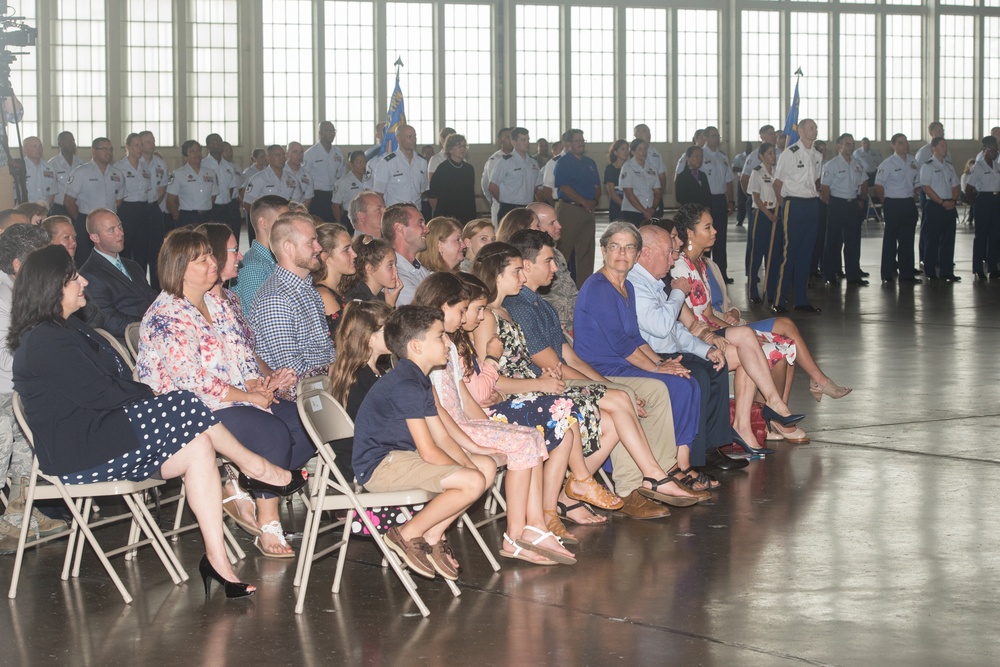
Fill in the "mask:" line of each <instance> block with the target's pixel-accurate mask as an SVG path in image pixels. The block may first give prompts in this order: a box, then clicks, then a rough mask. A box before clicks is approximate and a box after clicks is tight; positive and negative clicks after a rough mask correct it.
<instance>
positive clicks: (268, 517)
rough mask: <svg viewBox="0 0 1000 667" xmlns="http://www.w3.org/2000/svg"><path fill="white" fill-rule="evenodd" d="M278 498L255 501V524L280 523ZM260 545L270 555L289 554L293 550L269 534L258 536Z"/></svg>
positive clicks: (275, 536)
mask: <svg viewBox="0 0 1000 667" xmlns="http://www.w3.org/2000/svg"><path fill="white" fill-rule="evenodd" d="M280 501H281V499H280V498H258V499H257V523H258V524H259V525H261V526H266V525H267V524H269V523H271V522H272V521H277V522H278V523H281V516H280V515H279V514H278V507H279V505H280ZM259 539H260V544H261V546H262V547H263V548H264V551H266V552H268V553H272V554H289V553H293V549H292V548H291V547H290V546H288V544H287V543H286V544H284V545H282V544H281V539H280V538H279V537H278V536H277V535H272V534H271V533H261V534H260V538H259Z"/></svg>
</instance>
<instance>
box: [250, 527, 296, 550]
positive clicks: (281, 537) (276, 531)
mask: <svg viewBox="0 0 1000 667" xmlns="http://www.w3.org/2000/svg"><path fill="white" fill-rule="evenodd" d="M260 533H261V536H263V535H264V533H267V534H268V535H274V536H275V537H277V538H278V541H279V542H281V546H283V547H287V546H288V541H287V540H285V531H284V530H282V529H281V522H280V521H272V522H270V523H265V524H264V525H263V526H261V527H260ZM253 545H254V546H255V547H257V550H258V551H260V552H261V553H262V554H264V556H265V557H266V558H295V552H294V551H284V552H281V553H272V552H270V551H268V550H267V549H265V548H264V544H263V543H262V542H261V541H260V537H255V538H254V541H253Z"/></svg>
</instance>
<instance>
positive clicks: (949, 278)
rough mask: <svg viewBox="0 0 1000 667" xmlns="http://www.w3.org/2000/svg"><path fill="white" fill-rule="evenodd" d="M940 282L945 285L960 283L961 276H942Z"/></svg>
mask: <svg viewBox="0 0 1000 667" xmlns="http://www.w3.org/2000/svg"><path fill="white" fill-rule="evenodd" d="M941 280H943V281H945V282H946V283H960V282H962V276H942V277H941Z"/></svg>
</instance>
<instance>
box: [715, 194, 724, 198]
mask: <svg viewBox="0 0 1000 667" xmlns="http://www.w3.org/2000/svg"><path fill="white" fill-rule="evenodd" d="M725 196H726V195H725V194H721V195H712V199H715V198H716V197H725Z"/></svg>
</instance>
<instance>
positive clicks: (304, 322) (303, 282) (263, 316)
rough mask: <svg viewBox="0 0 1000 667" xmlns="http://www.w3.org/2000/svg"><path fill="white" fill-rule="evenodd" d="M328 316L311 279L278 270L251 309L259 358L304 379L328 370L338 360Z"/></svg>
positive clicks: (275, 269) (267, 282) (265, 284)
mask: <svg viewBox="0 0 1000 667" xmlns="http://www.w3.org/2000/svg"><path fill="white" fill-rule="evenodd" d="M325 313H326V310H325V308H324V307H323V299H322V298H321V297H320V295H319V293H318V292H317V291H316V288H315V287H314V286H313V284H312V280H311V279H310V278H299V277H298V276H297V275H295V274H294V273H292V272H291V271H289V270H288V269H284V268H282V267H280V266H276V267H275V268H274V272H273V273H272V274H271V277H270V278H268V279H267V280H265V281H264V284H262V285H261V286H260V289H259V290H257V296H255V297H254V300H253V303H252V304H251V305H250V317H249V321H250V326H251V327H253V330H254V331H255V332H257V354H259V355H260V358H261V359H263V360H264V362H265V363H266V364H267V365H268V366H270V367H271V368H274V369H278V368H291V369H292V370H293V371H295V374H296V375H298V376H299V378H300V379H301V378H303V377H307V376H309V375H314V374H316V372H317V369H325V367H326V366H328V365H329V364H332V363H333V359H334V357H335V356H336V355H335V352H334V349H333V340H332V339H331V338H330V329H329V328H328V327H327V325H326V319H325V318H326V316H325Z"/></svg>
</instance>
